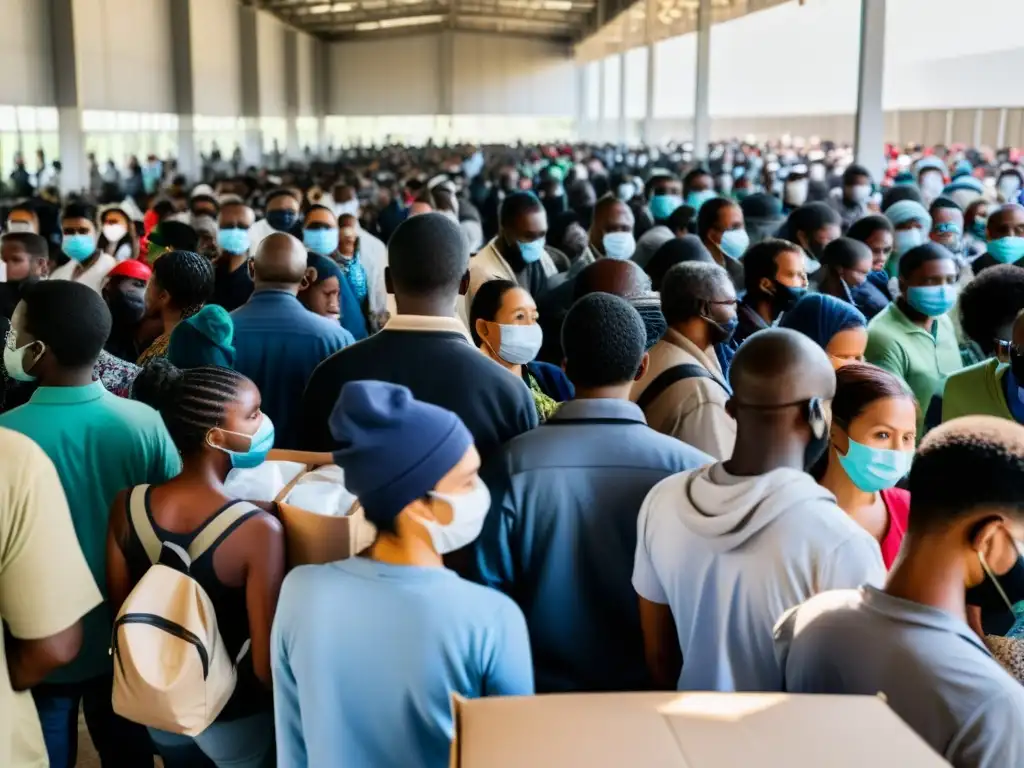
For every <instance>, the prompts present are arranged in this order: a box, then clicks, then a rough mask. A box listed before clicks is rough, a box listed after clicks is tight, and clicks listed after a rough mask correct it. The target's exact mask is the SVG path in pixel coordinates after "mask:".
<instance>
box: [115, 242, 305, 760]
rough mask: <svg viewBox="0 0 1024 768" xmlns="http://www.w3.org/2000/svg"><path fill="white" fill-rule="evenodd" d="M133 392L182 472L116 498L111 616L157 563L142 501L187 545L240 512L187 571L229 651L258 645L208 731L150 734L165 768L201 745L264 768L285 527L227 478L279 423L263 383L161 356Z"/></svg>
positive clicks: (269, 753) (155, 520) (253, 459)
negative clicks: (138, 508)
mask: <svg viewBox="0 0 1024 768" xmlns="http://www.w3.org/2000/svg"><path fill="white" fill-rule="evenodd" d="M175 253H177V252H175ZM172 255H175V254H167V255H166V256H164V257H163V259H166V258H170V257H171V256H172ZM163 259H161V261H162V260H163ZM158 263H159V262H158ZM132 394H133V397H134V398H135V399H137V400H140V401H142V402H144V403H147V404H148V405H151V406H152V407H154V408H156V410H157V411H159V412H160V415H161V416H162V417H163V420H164V423H165V424H166V426H167V431H168V432H169V433H170V435H171V438H172V439H173V440H174V444H175V445H176V446H177V448H178V451H179V452H180V454H181V461H182V471H181V474H179V475H178V476H177V477H175V478H174V479H172V480H170V481H168V482H166V483H163V484H161V485H154V486H148V487H138V488H134V489H128V490H125V491H122V492H121V493H119V494H118V496H117V498H115V500H114V503H113V506H112V507H111V514H110V525H109V529H108V533H107V584H108V587H109V593H110V607H111V610H112V611H113V612H114V613H115V614H116V612H117V611H118V610H119V609H120V606H121V604H122V603H123V602H124V600H125V598H127V596H128V594H129V593H130V592H131V590H132V589H133V588H134V587H135V585H136V584H138V582H139V581H140V580H141V579H142V577H143V575H144V574H145V572H146V570H147V569H148V568H149V566H150V564H151V562H150V558H149V557H148V556H147V554H146V551H145V548H144V547H143V544H142V542H141V540H140V538H139V534H138V532H137V531H136V530H135V526H134V524H133V522H132V516H131V514H130V511H129V506H130V505H131V504H142V505H144V507H145V511H146V515H147V517H148V519H149V521H150V523H151V524H152V529H153V532H154V533H155V534H156V536H157V538H158V539H159V540H160V541H161V542H162V543H163V542H168V543H172V544H176V545H177V546H179V547H181V548H182V549H186V550H187V549H188V546H189V544H190V543H191V542H192V540H193V539H194V538H195V537H196V536H197V535H198V534H199V532H200V531H202V530H203V529H204V528H205V527H206V526H207V525H208V524H209V523H210V522H211V521H213V520H214V519H215V518H216V517H218V516H219V515H221V514H222V513H224V514H229V515H235V514H238V519H237V520H235V521H234V522H231V523H230V525H228V527H227V528H226V530H225V531H224V532H223V533H222V534H221V535H220V536H219V538H217V539H216V541H215V542H214V544H213V545H212V546H211V547H210V548H209V549H207V550H206V551H205V552H203V554H202V555H200V556H199V557H198V558H197V559H196V560H195V562H193V563H192V567H191V571H190V572H191V574H192V576H193V578H195V579H196V581H198V582H199V583H200V584H201V585H202V587H203V588H204V589H205V590H206V593H207V594H208V595H209V596H210V599H211V601H212V602H213V605H214V609H215V611H216V614H217V626H218V629H219V631H220V634H221V637H222V639H223V641H224V645H225V648H226V650H227V651H228V654H229V655H230V656H231V657H232V658H237V657H238V654H239V653H241V652H242V649H243V648H244V646H245V645H246V643H247V642H249V641H251V645H250V646H249V649H248V651H246V652H245V653H244V655H243V656H242V658H241V660H240V661H239V662H238V682H237V684H236V686H235V692H234V694H233V695H232V697H231V700H230V701H229V702H228V704H227V705H226V706H225V708H224V710H223V711H222V712H221V714H220V715H219V716H218V717H217V720H216V721H215V722H214V723H213V724H212V725H210V726H209V727H208V728H207V729H206V730H205V731H203V732H202V733H200V734H199V735H198V736H196V737H195V738H191V737H188V736H181V735H176V734H171V733H167V732H164V731H158V730H155V729H152V728H151V729H149V733H150V736H151V737H152V739H153V741H154V742H155V744H156V746H157V749H158V750H159V752H160V755H161V756H162V757H163V760H164V765H165V766H167V768H179V767H182V768H183V767H184V766H188V765H194V761H193V759H192V757H193V756H194V749H195V747H197V746H198V748H199V749H200V750H202V751H203V752H204V753H205V754H206V756H207V757H209V758H210V760H211V761H212V762H213V763H214V764H216V765H218V766H223V765H231V766H232V767H233V768H262V767H263V766H268V768H269V766H273V765H274V717H273V700H272V697H271V692H270V685H271V678H270V627H271V623H272V621H273V618H274V611H275V609H276V607H277V598H278V593H279V592H280V589H281V582H282V580H283V579H284V571H285V554H284V532H283V530H282V528H281V524H280V522H279V521H278V520H277V518H275V517H273V516H272V515H270V514H269V513H267V512H264V511H262V510H261V509H258V508H256V507H250V508H248V509H240V508H239V507H237V506H236V501H237V500H236V499H232V498H231V497H229V496H228V495H227V493H226V492H225V489H224V481H225V479H226V478H227V476H228V472H230V471H231V469H232V468H233V467H237V468H251V467H255V466H258V465H259V464H260V463H262V461H263V459H264V458H265V457H266V455H267V452H268V451H269V450H270V449H271V448H272V447H273V445H274V425H273V423H272V422H271V420H270V418H269V417H267V416H266V415H265V414H264V413H263V412H262V411H261V410H260V406H261V399H260V393H259V390H258V389H257V388H256V385H255V384H253V383H252V382H251V381H250V380H249V379H247V378H245V377H244V376H242V375H241V374H239V373H236V372H235V371H232V370H230V369H229V368H219V367H215V366H206V367H201V368H192V369H189V370H185V371H182V370H179V369H178V368H175V367H174V366H173V365H172V364H171V363H170V362H168V361H167V360H166V359H163V358H156V359H154V360H153V361H151V362H150V364H149V365H148V366H146V368H145V369H144V370H143V371H142V373H140V374H139V376H138V378H137V379H136V380H135V384H134V387H133V389H132ZM239 512H240V514H239Z"/></svg>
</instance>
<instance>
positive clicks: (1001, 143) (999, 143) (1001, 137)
mask: <svg viewBox="0 0 1024 768" xmlns="http://www.w3.org/2000/svg"><path fill="white" fill-rule="evenodd" d="M1008 116H1009V115H1008V114H1007V110H1006V107H1003V108H1002V109H1001V110H999V132H998V133H997V134H996V148H997V149H1002V148H1003V147H1005V146H1006V119H1007V117H1008ZM974 146H978V145H977V144H975V145H974Z"/></svg>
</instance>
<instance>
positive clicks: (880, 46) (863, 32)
mask: <svg viewBox="0 0 1024 768" xmlns="http://www.w3.org/2000/svg"><path fill="white" fill-rule="evenodd" d="M884 70H885V0H861V9H860V63H859V67H858V82H857V117H856V125H855V129H854V153H855V155H856V159H857V162H858V163H859V164H861V165H863V166H864V167H865V168H867V169H868V170H869V171H870V172H871V176H872V178H874V180H875V181H876V182H877V181H880V180H881V178H882V176H883V175H884V171H885V157H884V147H885V114H884V112H883V111H882V78H883V73H884Z"/></svg>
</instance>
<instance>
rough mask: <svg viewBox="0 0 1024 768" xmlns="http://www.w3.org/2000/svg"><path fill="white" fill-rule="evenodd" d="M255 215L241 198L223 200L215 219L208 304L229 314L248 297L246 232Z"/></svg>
mask: <svg viewBox="0 0 1024 768" xmlns="http://www.w3.org/2000/svg"><path fill="white" fill-rule="evenodd" d="M255 219H256V216H255V214H254V213H253V210H252V208H250V207H249V206H248V205H246V204H245V203H243V202H242V200H241V198H231V199H228V200H225V201H224V204H223V205H222V206H221V209H220V215H219V217H218V219H217V249H218V251H219V255H218V256H217V258H216V259H215V260H214V262H213V267H214V274H215V280H216V282H215V284H214V290H213V299H212V301H211V303H212V304H218V305H220V306H222V307H224V309H226V310H227V311H228V312H233V311H234V310H236V309H238V308H239V307H240V306H242V305H243V304H245V302H247V301H248V300H249V297H250V296H251V295H252V287H253V285H252V277H250V276H249V269H248V266H247V264H248V261H249V257H250V253H251V251H250V245H251V238H250V235H249V230H250V229H252V226H253V224H254V223H255Z"/></svg>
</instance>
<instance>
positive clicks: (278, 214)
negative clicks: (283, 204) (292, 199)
mask: <svg viewBox="0 0 1024 768" xmlns="http://www.w3.org/2000/svg"><path fill="white" fill-rule="evenodd" d="M298 220H299V214H297V213H296V212H295V211H290V210H287V209H283V210H279V211H267V224H269V225H270V226H272V227H273V228H274V229H276V230H277V231H278V232H291V231H292V229H293V228H294V227H295V223H296V222H297V221H298Z"/></svg>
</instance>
